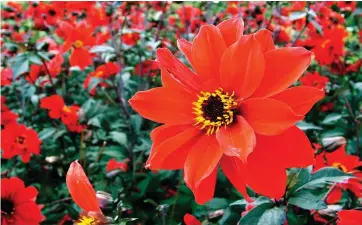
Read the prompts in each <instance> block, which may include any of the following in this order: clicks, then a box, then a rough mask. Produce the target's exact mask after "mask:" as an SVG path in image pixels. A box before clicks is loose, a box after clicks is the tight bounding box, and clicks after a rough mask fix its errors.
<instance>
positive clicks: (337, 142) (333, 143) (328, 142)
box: [322, 136, 347, 152]
mask: <svg viewBox="0 0 362 225" xmlns="http://www.w3.org/2000/svg"><path fill="white" fill-rule="evenodd" d="M346 143H347V141H346V139H345V138H344V137H342V136H337V137H326V138H323V139H322V145H323V147H324V149H325V150H326V151H327V152H334V151H335V150H336V149H337V148H339V147H341V146H342V145H344V144H346Z"/></svg>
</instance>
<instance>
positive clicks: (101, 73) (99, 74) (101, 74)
mask: <svg viewBox="0 0 362 225" xmlns="http://www.w3.org/2000/svg"><path fill="white" fill-rule="evenodd" d="M103 74H104V72H103V71H98V72H97V73H96V77H102V76H103Z"/></svg>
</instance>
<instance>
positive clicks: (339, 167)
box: [332, 162, 347, 173]
mask: <svg viewBox="0 0 362 225" xmlns="http://www.w3.org/2000/svg"><path fill="white" fill-rule="evenodd" d="M332 166H333V167H334V168H337V169H339V170H342V171H343V172H345V173H346V172H347V168H346V166H345V165H343V164H342V163H339V162H335V163H333V164H332Z"/></svg>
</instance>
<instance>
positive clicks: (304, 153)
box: [254, 126, 314, 168]
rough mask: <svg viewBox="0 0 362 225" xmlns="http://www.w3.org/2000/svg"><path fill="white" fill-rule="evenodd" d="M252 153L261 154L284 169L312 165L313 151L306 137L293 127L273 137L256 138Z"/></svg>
mask: <svg viewBox="0 0 362 225" xmlns="http://www.w3.org/2000/svg"><path fill="white" fill-rule="evenodd" d="M254 151H260V152H263V155H264V157H266V158H269V160H270V161H273V162H274V163H275V164H277V165H279V166H281V167H284V168H292V167H306V166H309V165H312V164H313V163H314V150H313V148H312V146H311V144H310V142H309V139H308V137H307V136H306V135H305V134H304V132H303V131H301V130H300V129H299V128H298V127H296V126H293V127H291V128H289V129H287V130H286V131H284V132H283V133H281V134H279V135H275V136H264V135H257V136H256V147H255V149H254Z"/></svg>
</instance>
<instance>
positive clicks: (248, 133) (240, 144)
mask: <svg viewBox="0 0 362 225" xmlns="http://www.w3.org/2000/svg"><path fill="white" fill-rule="evenodd" d="M216 139H217V140H218V142H219V144H220V146H221V148H222V149H223V150H224V154H225V155H228V156H236V157H238V158H239V159H241V160H242V161H243V162H245V161H246V158H247V157H248V155H249V154H250V152H252V151H253V149H254V147H255V144H256V138H255V133H254V130H253V128H251V126H250V125H249V124H248V123H247V122H246V121H245V119H244V118H243V117H241V116H237V117H236V121H235V124H233V125H232V126H228V127H223V128H221V129H220V130H219V131H218V132H217V133H216Z"/></svg>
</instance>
